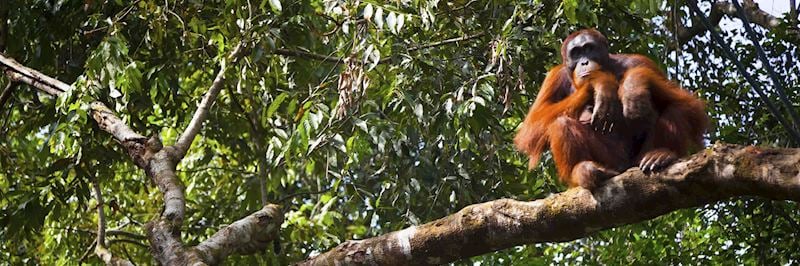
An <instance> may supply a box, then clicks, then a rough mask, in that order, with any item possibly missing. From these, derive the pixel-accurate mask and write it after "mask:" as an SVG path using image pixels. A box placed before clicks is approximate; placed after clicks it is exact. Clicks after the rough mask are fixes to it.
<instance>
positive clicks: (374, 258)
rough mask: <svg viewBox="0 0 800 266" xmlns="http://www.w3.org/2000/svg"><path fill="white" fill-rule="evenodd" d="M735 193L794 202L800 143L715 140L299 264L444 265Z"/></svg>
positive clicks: (799, 197) (798, 197)
mask: <svg viewBox="0 0 800 266" xmlns="http://www.w3.org/2000/svg"><path fill="white" fill-rule="evenodd" d="M737 196H759V197H764V198H768V199H775V200H785V199H788V200H794V201H800V149H781V148H761V147H752V146H750V147H743V146H737V145H728V144H716V145H714V146H713V147H712V148H710V149H708V150H704V151H701V152H700V153H697V154H695V155H693V156H691V157H688V158H687V159H684V160H681V161H679V162H678V163H676V164H674V165H672V166H670V167H669V168H667V169H665V170H664V171H661V172H659V173H656V174H652V175H649V176H648V175H645V174H643V173H642V172H641V171H640V170H638V169H637V168H633V169H631V170H628V171H627V172H625V173H623V174H621V175H619V176H616V177H614V178H612V179H610V180H609V181H607V182H606V183H605V184H603V185H601V186H600V187H598V188H597V189H595V190H594V191H593V192H590V191H589V190H585V189H582V188H573V189H570V190H567V191H565V192H563V193H559V194H555V195H552V196H550V197H547V198H545V199H541V200H536V201H532V202H520V201H516V200H511V199H501V200H496V201H491V202H487V203H481V204H475V205H471V206H467V207H466V208H464V209H462V210H461V211H459V212H458V213H455V214H452V215H449V216H447V217H444V218H441V219H439V220H435V221H433V222H429V223H427V224H423V225H419V226H412V227H409V228H406V229H403V230H400V231H396V232H392V233H389V234H385V235H382V236H378V237H374V238H369V239H364V240H351V241H347V242H344V243H342V244H341V245H339V246H338V247H336V248H334V249H332V250H330V251H328V252H326V253H323V254H321V255H319V256H316V257H313V258H310V259H309V260H307V261H305V262H302V263H300V265H338V264H343V265H375V264H377V265H427V264H443V263H448V262H452V261H455V260H457V259H460V258H467V257H471V256H476V255H480V254H484V253H487V252H491V251H496V250H501V249H505V248H510V247H513V246H517V245H522V244H531V243H542V242H563V241H569V240H573V239H578V238H581V237H585V236H588V235H590V234H592V233H595V232H597V231H601V230H604V229H608V228H612V227H616V226H620V225H624V224H631V223H637V222H641V221H644V220H648V219H652V218H655V217H657V216H659V215H663V214H666V213H669V212H671V211H675V210H678V209H683V208H690V207H698V206H702V205H704V204H708V203H713V202H716V201H720V200H725V199H728V198H731V197H737Z"/></svg>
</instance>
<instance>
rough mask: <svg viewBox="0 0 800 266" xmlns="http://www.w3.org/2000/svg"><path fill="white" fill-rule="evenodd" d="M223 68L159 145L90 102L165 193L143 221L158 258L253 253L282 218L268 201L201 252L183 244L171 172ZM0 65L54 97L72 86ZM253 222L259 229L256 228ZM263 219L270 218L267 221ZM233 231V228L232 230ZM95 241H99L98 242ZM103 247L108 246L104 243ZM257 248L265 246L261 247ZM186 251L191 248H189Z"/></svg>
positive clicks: (179, 195)
mask: <svg viewBox="0 0 800 266" xmlns="http://www.w3.org/2000/svg"><path fill="white" fill-rule="evenodd" d="M242 49H243V46H242V44H240V45H239V46H237V47H236V48H235V49H234V52H233V53H232V54H231V56H229V57H228V60H229V61H232V62H234V61H236V60H238V59H239V58H240V57H241V56H242V55H243V54H242ZM225 69H226V67H225V63H223V65H222V66H221V67H220V71H219V73H217V76H216V78H215V80H214V82H213V83H212V86H211V88H210V89H209V91H208V92H206V94H205V96H204V97H203V100H202V101H201V103H200V105H199V107H198V110H197V111H196V112H195V114H194V116H193V117H192V121H191V122H190V123H189V126H187V129H186V130H185V131H184V133H183V134H182V135H181V137H180V138H179V140H178V141H177V142H176V144H175V145H174V146H168V147H163V145H162V144H161V140H160V139H159V138H158V136H153V137H151V138H146V137H144V136H142V135H140V134H138V133H136V132H135V131H133V130H132V129H131V128H130V127H128V126H127V125H126V124H125V123H124V122H123V120H122V119H120V118H119V117H117V116H116V115H115V114H114V113H113V111H111V110H110V109H109V108H108V107H106V106H105V105H104V104H103V103H101V102H97V101H95V102H92V103H91V110H92V118H93V119H94V120H95V121H96V122H97V123H98V125H99V126H100V128H101V129H102V130H104V131H106V132H108V133H109V134H111V135H112V136H114V138H115V139H116V140H117V141H119V142H120V143H121V144H122V145H123V146H124V147H125V149H126V150H127V152H128V154H129V155H130V156H131V157H132V159H133V161H134V162H135V163H136V165H137V166H139V167H140V168H142V169H144V170H145V172H146V173H147V176H149V177H150V178H152V179H153V180H154V182H155V183H156V185H157V186H158V188H159V190H160V191H161V193H162V195H163V199H164V210H163V213H162V214H161V215H160V216H159V217H158V218H156V219H155V220H153V221H151V222H149V223H148V224H147V225H146V226H145V230H146V232H147V238H148V240H149V242H150V248H151V253H152V254H153V256H154V257H155V259H156V260H157V261H159V262H160V263H161V264H164V265H175V264H178V265H183V264H192V265H204V264H206V261H205V260H206V259H209V260H212V261H221V260H222V258H224V255H227V254H230V251H225V252H228V253H225V254H223V252H220V251H219V250H217V248H219V247H224V248H233V250H234V252H238V253H241V254H244V253H246V252H255V248H257V247H261V246H260V245H261V242H263V241H266V240H265V239H268V238H269V239H271V238H274V237H273V236H272V235H273V234H276V233H274V232H273V230H278V228H279V226H280V224H281V223H282V218H280V220H278V219H264V218H265V217H267V216H269V217H273V218H275V217H279V216H280V217H282V213H281V211H280V209H278V208H277V207H276V206H277V205H268V206H265V207H264V209H262V210H261V211H259V212H256V213H255V214H253V215H251V216H248V217H249V218H245V219H247V221H245V222H241V223H239V224H240V225H239V227H233V229H229V230H228V231H229V232H228V233H223V234H222V235H221V236H219V237H216V235H215V237H212V239H213V240H211V241H210V242H208V243H207V244H206V245H205V246H204V247H203V249H202V250H204V251H203V252H199V251H198V250H196V249H189V248H187V247H184V246H183V244H182V243H181V240H180V226H181V224H182V223H183V219H184V216H185V208H186V201H185V196H184V190H183V184H182V182H181V180H180V179H178V177H177V175H176V174H175V172H176V171H175V170H176V169H175V166H176V165H177V163H178V162H180V160H181V158H183V156H184V155H185V153H186V151H187V150H188V147H189V146H190V144H191V142H192V140H193V139H194V137H195V136H196V135H197V133H198V132H199V129H200V125H201V124H202V122H203V120H205V117H206V116H207V115H208V109H209V107H210V106H211V105H212V104H213V102H214V100H215V98H216V96H217V95H218V94H219V91H220V90H221V87H222V79H223V78H224V72H225ZM0 70H2V71H3V73H5V74H6V75H7V76H8V77H9V78H10V79H11V81H12V82H20V83H24V84H27V85H30V86H32V87H34V88H37V89H38V90H40V91H42V92H44V93H47V94H49V95H52V96H59V95H61V94H62V93H64V92H65V91H67V90H70V89H71V86H70V85H67V84H66V83H64V82H61V81H59V80H57V79H54V78H51V77H49V76H47V75H44V74H42V73H40V72H38V71H36V70H33V69H30V68H27V67H25V66H22V65H20V64H19V63H17V62H16V61H14V60H13V59H11V58H9V57H5V56H4V55H2V54H0ZM253 221H255V222H256V223H257V224H258V225H259V226H261V227H263V228H257V227H254V226H253ZM266 221H269V222H270V223H265V222H266ZM240 227H247V229H240ZM231 231H232V232H234V233H231ZM242 232H250V233H257V234H260V235H250V236H247V239H250V240H247V241H245V238H243V236H242V234H241V233H242ZM98 234H99V233H98ZM225 235H235V236H234V237H233V238H232V239H228V238H226V237H224V236H225ZM97 246H102V245H100V244H99V243H98V245H97ZM104 247H106V250H107V245H106V246H104ZM102 248H103V247H101V250H99V251H97V250H96V252H100V253H102V254H105V250H103V249H102ZM261 249H262V250H263V247H261ZM187 250H189V251H190V252H187ZM200 254H202V256H200Z"/></svg>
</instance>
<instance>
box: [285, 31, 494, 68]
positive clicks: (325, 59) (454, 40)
mask: <svg viewBox="0 0 800 266" xmlns="http://www.w3.org/2000/svg"><path fill="white" fill-rule="evenodd" d="M484 35H486V32H479V33H476V34H472V35H467V36H463V37H456V38H450V39H445V40H441V41H437V42H432V43H428V44H423V45H419V46H415V47H411V48H408V52H414V51H417V50H424V49H428V48H433V47H437V46H442V45H448V44H452V43H458V42H462V41H467V40H472V39H475V38H480V37H482V36H484ZM272 53H273V54H277V55H283V56H293V57H302V58H307V59H313V60H317V61H323V62H328V63H343V62H344V58H341V57H336V56H328V55H321V54H315V53H311V52H306V51H298V50H289V49H275V50H274V51H273V52H272ZM391 58H392V57H391V56H387V57H384V58H383V59H381V60H380V61H378V63H379V64H385V63H387V62H389V61H390V60H391Z"/></svg>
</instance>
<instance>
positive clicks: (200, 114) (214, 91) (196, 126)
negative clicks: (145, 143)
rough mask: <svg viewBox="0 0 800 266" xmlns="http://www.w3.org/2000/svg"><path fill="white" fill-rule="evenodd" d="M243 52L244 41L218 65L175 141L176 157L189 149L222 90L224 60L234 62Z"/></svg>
mask: <svg viewBox="0 0 800 266" xmlns="http://www.w3.org/2000/svg"><path fill="white" fill-rule="evenodd" d="M243 54H244V43H243V42H242V43H239V45H237V46H236V48H234V49H233V52H231V54H230V56H229V57H228V58H226V60H225V61H223V62H222V63H221V64H220V66H219V71H218V72H217V76H216V77H215V78H214V82H212V83H211V87H210V88H208V91H207V92H206V94H205V95H204V96H203V100H202V101H200V104H199V105H198V106H197V111H195V112H194V116H192V120H191V121H190V122H189V125H188V126H186V129H185V130H183V134H181V136H180V138H178V141H177V142H175V150H176V151H177V155H178V159H179V160H180V159H183V156H184V155H186V151H187V150H189V147H190V146H191V145H192V141H194V138H195V136H197V133H199V132H200V128H201V127H202V124H203V121H205V120H206V117H207V116H208V110H210V109H211V105H213V104H214V100H216V99H217V95H218V94H219V92H220V91H221V90H222V84H223V82H224V81H225V72H227V71H226V70H227V63H228V62H226V61H230V62H236V61H238V60H239V58H240V57H241V56H242V55H243Z"/></svg>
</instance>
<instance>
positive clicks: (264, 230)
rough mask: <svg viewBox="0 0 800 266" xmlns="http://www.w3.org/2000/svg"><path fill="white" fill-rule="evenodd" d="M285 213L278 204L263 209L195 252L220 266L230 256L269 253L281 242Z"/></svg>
mask: <svg viewBox="0 0 800 266" xmlns="http://www.w3.org/2000/svg"><path fill="white" fill-rule="evenodd" d="M281 223H283V213H282V212H281V209H280V207H279V206H278V205H275V204H268V205H266V206H264V208H262V209H261V210H259V211H257V212H255V213H253V214H250V215H249V216H247V217H244V218H242V219H241V220H239V221H236V222H234V223H232V224H230V225H228V226H226V227H225V228H222V229H221V230H219V231H218V232H217V233H216V234H214V235H213V236H211V238H209V239H206V240H205V241H203V242H202V243H200V244H199V245H197V246H196V247H195V248H194V249H193V252H194V253H195V255H196V256H197V257H199V258H201V259H202V261H205V262H206V263H208V264H219V263H221V262H222V261H223V260H224V259H225V258H226V257H228V255H230V254H253V253H257V252H261V251H263V250H265V249H266V248H267V247H268V246H269V245H270V244H272V241H273V240H275V239H278V233H279V229H280V225H281Z"/></svg>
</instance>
